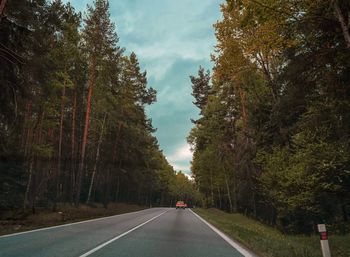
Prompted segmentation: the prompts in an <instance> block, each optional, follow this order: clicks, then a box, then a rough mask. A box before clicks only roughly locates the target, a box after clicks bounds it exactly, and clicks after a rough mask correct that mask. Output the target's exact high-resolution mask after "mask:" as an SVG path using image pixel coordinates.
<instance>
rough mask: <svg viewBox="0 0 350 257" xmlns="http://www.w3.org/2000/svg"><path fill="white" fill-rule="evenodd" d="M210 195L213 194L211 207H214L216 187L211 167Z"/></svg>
mask: <svg viewBox="0 0 350 257" xmlns="http://www.w3.org/2000/svg"><path fill="white" fill-rule="evenodd" d="M210 196H211V203H210V204H211V206H210V207H213V206H214V189H213V172H212V170H211V169H210Z"/></svg>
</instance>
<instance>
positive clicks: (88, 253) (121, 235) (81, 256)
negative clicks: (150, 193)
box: [79, 210, 169, 257]
mask: <svg viewBox="0 0 350 257" xmlns="http://www.w3.org/2000/svg"><path fill="white" fill-rule="evenodd" d="M168 211H169V210H166V211H164V212H162V213H161V214H158V215H157V216H155V217H153V218H151V219H149V220H147V221H145V222H143V223H142V224H140V225H137V226H136V227H133V228H132V229H130V230H128V231H126V232H124V233H123V234H120V235H119V236H116V237H114V238H112V239H110V240H108V241H107V242H104V243H103V244H100V245H99V246H97V247H95V248H94V249H91V250H90V251H88V252H86V253H84V254H82V255H80V256H79V257H86V256H89V255H91V254H92V253H94V252H96V251H98V250H100V249H101V248H103V247H105V246H106V245H108V244H110V243H112V242H114V241H116V240H118V239H119V238H121V237H123V236H126V235H127V234H129V233H131V232H133V231H134V230H136V229H138V228H140V227H142V226H144V225H146V224H147V223H148V222H151V221H152V220H154V219H156V218H158V217H159V216H161V215H163V214H164V213H166V212H168Z"/></svg>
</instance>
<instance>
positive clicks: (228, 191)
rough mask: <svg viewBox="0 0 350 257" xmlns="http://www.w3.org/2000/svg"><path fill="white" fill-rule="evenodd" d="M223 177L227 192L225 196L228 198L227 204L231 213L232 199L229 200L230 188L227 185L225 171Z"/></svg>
mask: <svg viewBox="0 0 350 257" xmlns="http://www.w3.org/2000/svg"><path fill="white" fill-rule="evenodd" d="M224 176H225V184H226V190H227V196H228V203H229V205H230V212H233V206H232V199H231V193H230V187H229V185H228V181H227V175H226V171H224Z"/></svg>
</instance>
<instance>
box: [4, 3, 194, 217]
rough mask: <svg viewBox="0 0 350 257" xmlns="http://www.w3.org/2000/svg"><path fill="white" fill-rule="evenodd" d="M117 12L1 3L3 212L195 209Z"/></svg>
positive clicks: (188, 185) (105, 7)
mask: <svg viewBox="0 0 350 257" xmlns="http://www.w3.org/2000/svg"><path fill="white" fill-rule="evenodd" d="M108 8H109V4H108V1H106V0H96V1H94V3H93V5H92V6H87V10H86V12H85V13H84V14H81V13H78V12H76V11H75V10H74V9H73V7H72V6H71V5H70V4H63V3H62V2H61V1H46V0H37V1H31V0H17V1H1V5H0V35H1V37H0V87H1V93H0V101H1V105H0V210H14V209H18V210H21V209H24V210H32V211H35V209H36V208H37V207H40V208H50V209H53V210H55V209H56V208H57V206H58V204H59V203H72V204H75V205H79V204H80V203H88V204H89V203H91V204H93V203H94V202H99V203H103V204H104V206H105V207H107V206H108V203H109V202H130V203H137V204H142V205H147V206H150V205H152V206H155V205H163V206H164V205H170V204H174V201H175V200H178V199H181V200H186V201H188V202H189V203H190V202H191V201H192V200H191V199H193V195H196V194H195V193H194V192H193V191H194V188H193V185H192V183H191V182H190V181H189V180H188V179H187V178H186V176H185V175H184V174H182V173H176V172H175V171H174V169H173V168H172V166H170V165H169V163H168V162H167V160H166V159H165V156H164V155H163V153H162V151H161V150H160V149H159V146H158V143H157V140H156V138H155V137H154V136H153V135H152V133H153V132H154V131H155V129H154V128H153V127H152V124H151V120H150V119H149V118H147V116H146V114H145V108H146V106H147V105H150V104H152V103H154V102H155V101H156V91H155V90H154V89H153V88H151V87H148V86H147V77H146V72H145V71H142V70H141V69H140V65H139V62H138V59H137V56H136V55H135V54H134V53H131V54H130V55H126V54H125V49H123V48H121V47H120V46H119V45H118V36H117V33H116V27H115V24H114V23H113V22H111V20H110V15H109V10H108Z"/></svg>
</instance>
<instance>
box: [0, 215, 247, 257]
mask: <svg viewBox="0 0 350 257" xmlns="http://www.w3.org/2000/svg"><path fill="white" fill-rule="evenodd" d="M218 233H220V232H218ZM218 233H217V232H215V231H214V230H213V229H212V228H210V227H209V225H207V224H206V223H205V222H204V221H203V220H201V218H200V217H198V216H197V215H196V214H194V213H193V212H192V211H191V210H189V209H186V210H176V209H172V208H152V209H147V210H143V211H138V212H133V213H127V214H122V215H116V216H111V217H106V218H101V219H95V220H89V221H83V222H78V223H72V224H66V225H61V226H57V227H52V228H44V229H39V230H34V231H29V232H22V233H17V234H14V235H5V236H1V237H0V256H1V257H15V256H16V257H17V256H25V257H46V256H47V257H55V256H64V257H70V256H72V257H73V256H77V257H78V256H80V257H84V256H91V257H97V256H98V257H112V256H113V257H119V256H120V257H163V256H164V257H215V256H218V257H219V256H220V257H225V256H232V257H241V256H253V255H251V254H250V253H249V252H248V251H246V250H245V249H243V248H241V247H240V246H239V245H236V244H235V243H234V242H232V241H230V239H228V238H226V240H224V239H223V238H222V237H225V236H224V235H222V236H220V235H219V234H218Z"/></svg>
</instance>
